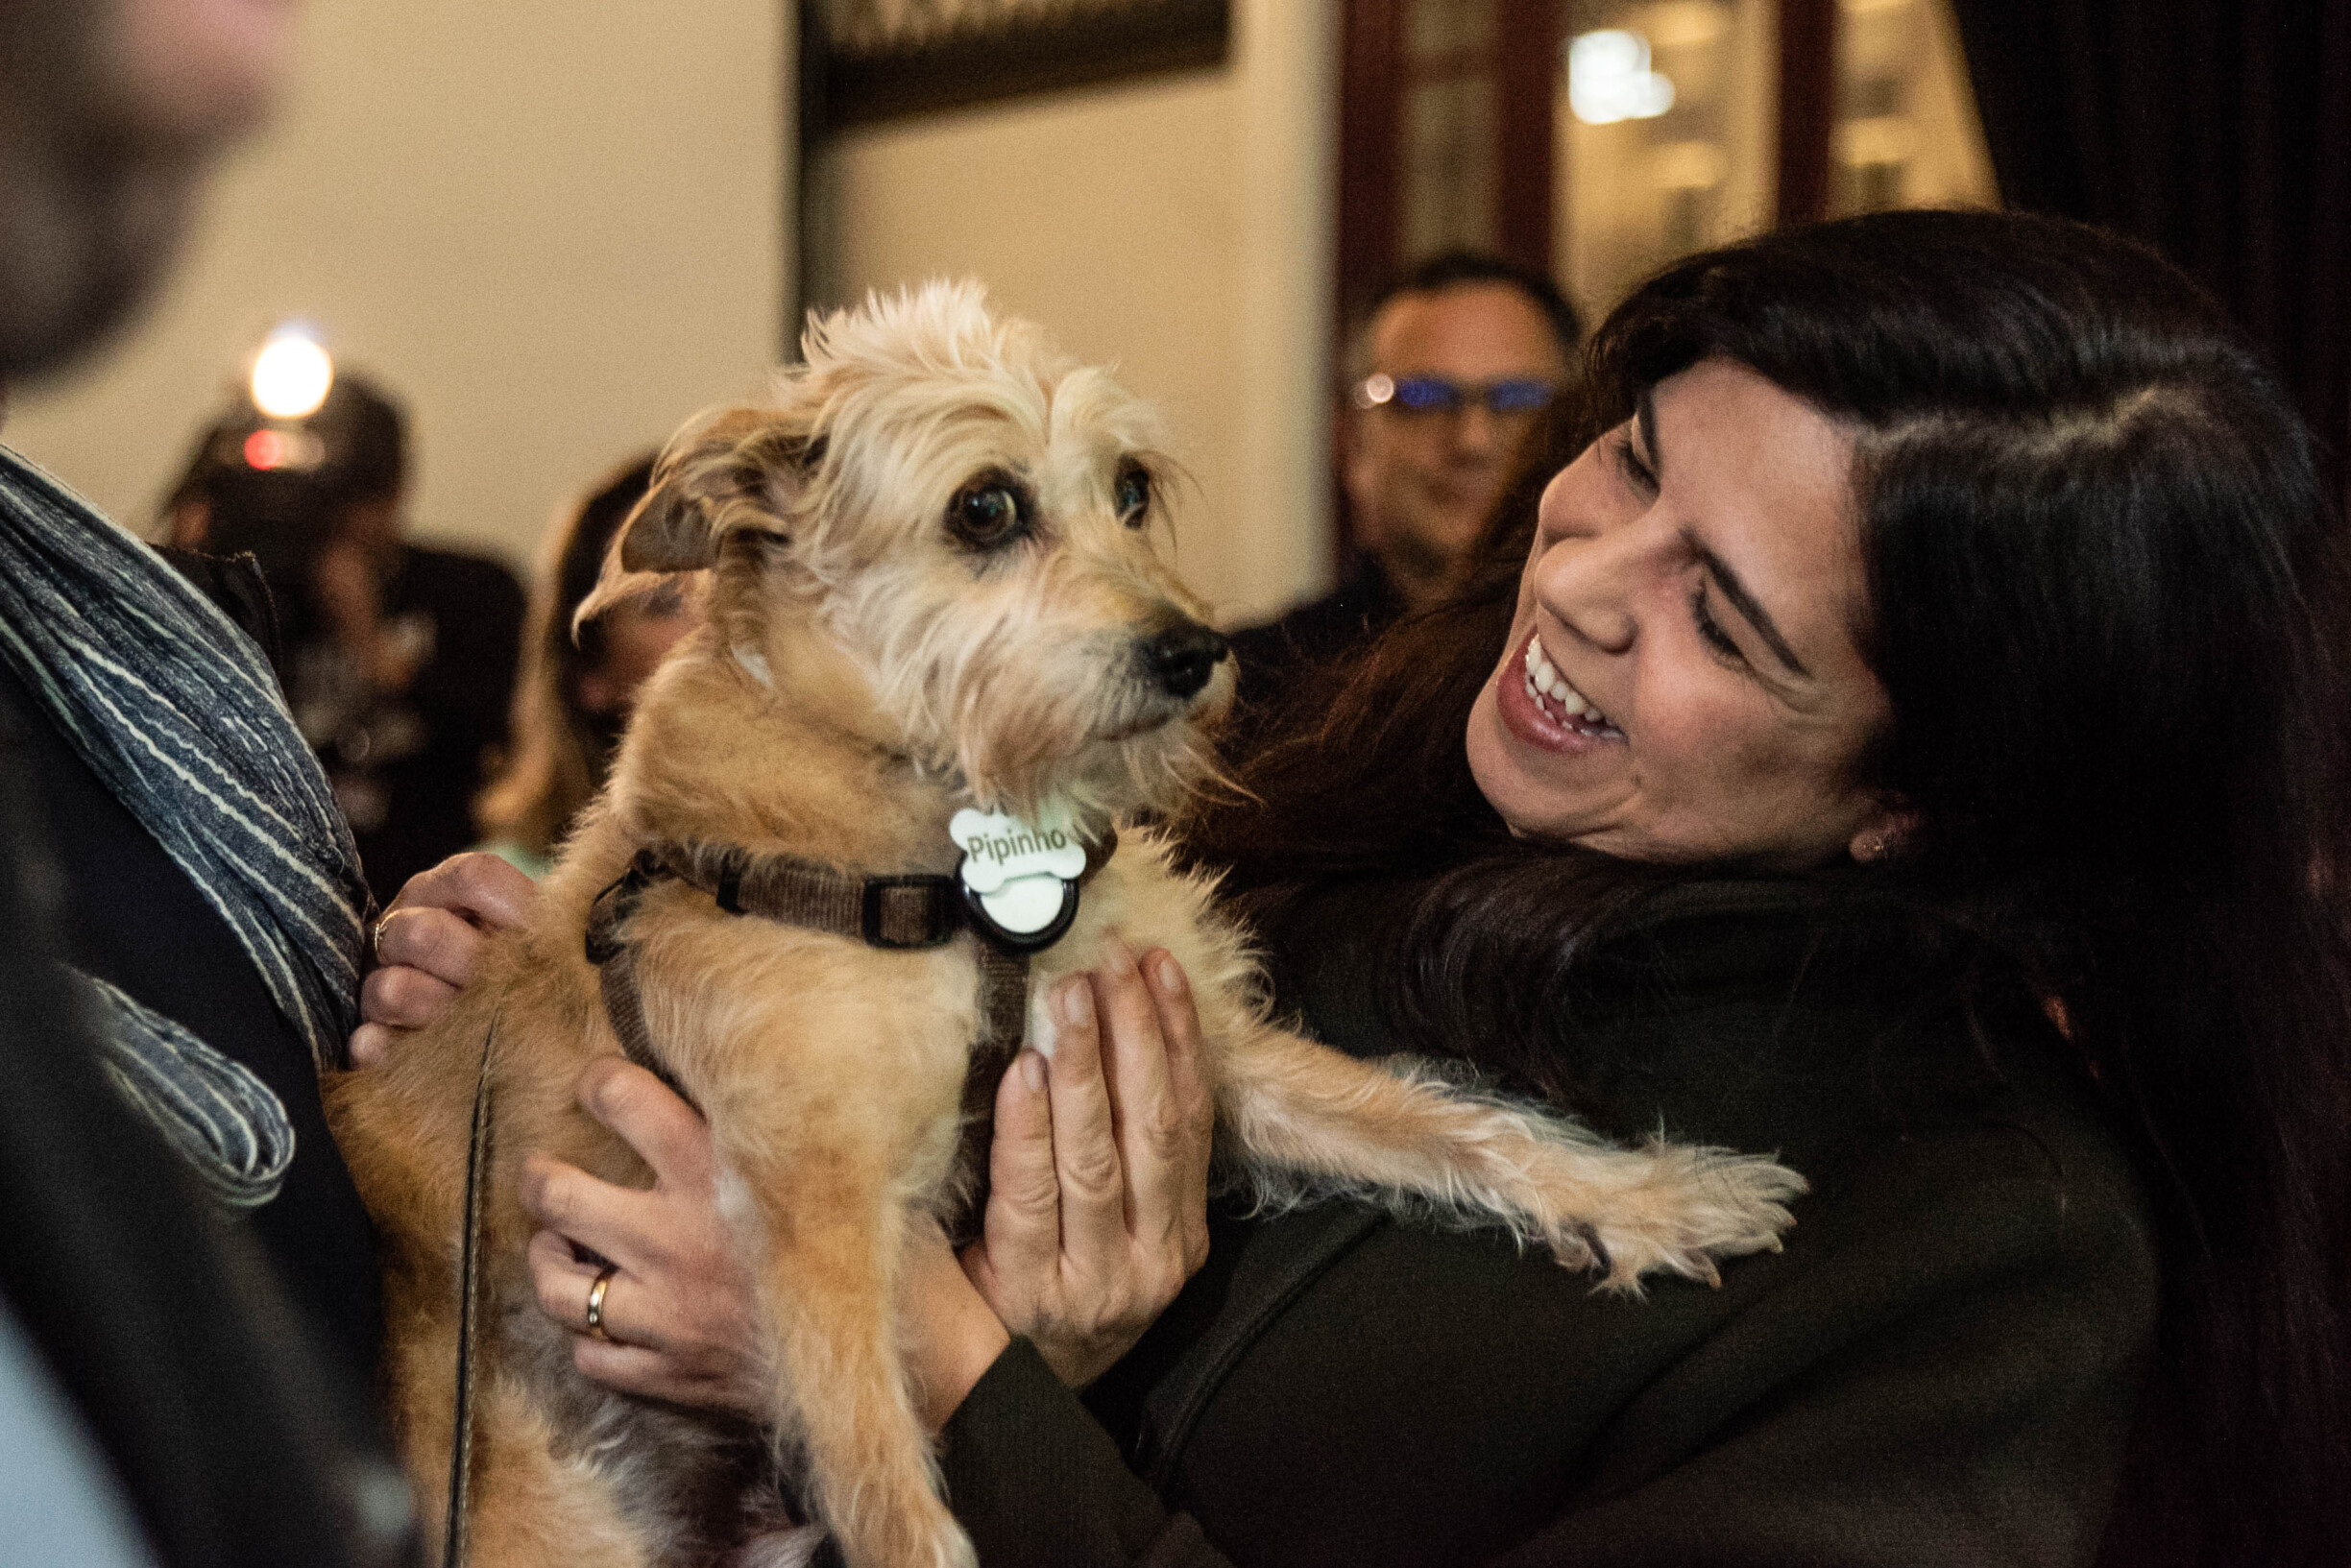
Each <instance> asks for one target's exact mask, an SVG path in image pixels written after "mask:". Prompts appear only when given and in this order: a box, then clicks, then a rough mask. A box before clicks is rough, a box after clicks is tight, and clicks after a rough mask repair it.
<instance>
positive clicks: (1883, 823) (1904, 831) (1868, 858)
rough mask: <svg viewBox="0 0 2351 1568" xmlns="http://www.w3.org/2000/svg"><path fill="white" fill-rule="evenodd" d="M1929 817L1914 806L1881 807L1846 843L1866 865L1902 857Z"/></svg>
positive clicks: (1853, 853) (1848, 848)
mask: <svg viewBox="0 0 2351 1568" xmlns="http://www.w3.org/2000/svg"><path fill="white" fill-rule="evenodd" d="M1926 820H1927V819H1926V818H1925V817H1924V816H1922V815H1921V814H1920V813H1919V812H1918V811H1917V810H1916V809H1915V808H1911V807H1907V806H1881V807H1879V808H1878V809H1877V810H1875V811H1873V812H1872V813H1870V818H1869V820H1868V821H1867V822H1864V823H1863V824H1861V827H1860V830H1859V831H1858V832H1855V833H1854V835H1853V840H1852V842H1851V843H1849V844H1848V845H1847V846H1846V850H1847V853H1849V854H1851V855H1852V856H1853V857H1854V859H1855V860H1857V861H1859V862H1860V863H1861V864H1862V865H1865V866H1866V865H1876V864H1878V862H1879V861H1883V860H1894V859H1899V858H1901V857H1902V855H1903V852H1904V851H1905V850H1907V849H1908V848H1909V847H1910V842H1911V840H1912V839H1914V838H1916V837H1917V836H1918V831H1919V826H1920V824H1922V823H1923V822H1925V821H1926Z"/></svg>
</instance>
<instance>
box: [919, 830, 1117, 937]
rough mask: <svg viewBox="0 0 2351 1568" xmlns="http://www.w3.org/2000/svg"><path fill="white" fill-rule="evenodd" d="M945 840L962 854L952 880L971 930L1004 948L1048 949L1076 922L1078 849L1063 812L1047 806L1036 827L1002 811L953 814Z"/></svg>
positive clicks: (1081, 854)
mask: <svg viewBox="0 0 2351 1568" xmlns="http://www.w3.org/2000/svg"><path fill="white" fill-rule="evenodd" d="M947 836H948V837H950V838H952V839H954V840H955V841H956V844H957V847H958V848H960V849H961V850H962V851H963V861H962V864H961V865H959V866H957V868H956V875H957V877H958V878H960V879H961V880H962V883H963V905H964V908H965V909H966V910H967V911H968V912H969V913H970V915H971V917H972V922H973V924H974V925H976V926H978V927H979V928H980V929H981V930H982V931H983V932H985V933H986V934H987V935H989V936H991V937H993V938H995V939H996V940H997V941H998V942H1000V943H1002V944H1004V945H1005V946H1006V947H1010V948H1018V949H1023V950H1033V949H1036V948H1044V947H1051V946H1052V945H1053V944H1054V942H1055V941H1057V940H1059V938H1060V936H1061V933H1062V932H1063V931H1065V930H1067V929H1069V924H1070V922H1071V921H1072V920H1074V919H1076V918H1077V915H1078V879H1079V878H1080V877H1082V876H1084V875H1085V863H1086V852H1085V845H1084V844H1083V843H1082V842H1080V841H1079V837H1078V831H1077V829H1076V827H1075V826H1074V825H1073V824H1072V823H1071V821H1070V817H1069V812H1068V810H1067V809H1066V808H1061V807H1058V806H1052V807H1048V808H1046V809H1045V810H1043V811H1041V812H1039V813H1038V818H1037V820H1036V821H1035V822H1024V821H1022V820H1021V819H1020V818H1019V817H1014V816H1006V814H1005V813H1003V812H1002V811H978V810H973V809H971V808H968V807H967V808H964V809H963V810H960V811H957V813H956V814H955V818H954V820H953V821H951V822H949V823H948V824H947Z"/></svg>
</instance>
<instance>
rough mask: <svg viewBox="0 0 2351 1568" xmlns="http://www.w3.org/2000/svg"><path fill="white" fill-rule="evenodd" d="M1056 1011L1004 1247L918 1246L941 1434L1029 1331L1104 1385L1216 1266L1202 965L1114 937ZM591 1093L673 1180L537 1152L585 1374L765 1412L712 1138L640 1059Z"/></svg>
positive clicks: (1003, 1135) (1056, 1359)
mask: <svg viewBox="0 0 2351 1568" xmlns="http://www.w3.org/2000/svg"><path fill="white" fill-rule="evenodd" d="M1147 972H1148V973H1149V975H1150V978H1149V979H1148V980H1147V979H1146V977H1145V976H1146V973H1147ZM1052 1000H1053V1008H1052V1011H1053V1016H1054V1040H1053V1047H1054V1054H1053V1057H1052V1059H1051V1061H1050V1062H1048V1060H1047V1059H1046V1058H1045V1057H1044V1056H1043V1055H1041V1054H1039V1053H1038V1052H1037V1051H1034V1050H1029V1051H1024V1052H1022V1053H1021V1056H1020V1059H1019V1060H1018V1061H1017V1062H1015V1063H1014V1064H1013V1067H1012V1070H1011V1071H1010V1072H1008V1073H1006V1074H1005V1079H1004V1083H1003V1085H1002V1086H1001V1087H1000V1089H999V1090H998V1092H997V1097H996V1137H995V1142H994V1144H993V1146H992V1147H991V1150H990V1157H989V1183H990V1194H989V1198H988V1206H987V1212H986V1215H985V1218H984V1221H983V1224H984V1230H983V1233H982V1240H980V1241H978V1242H974V1243H973V1244H972V1245H971V1246H969V1247H968V1248H966V1249H965V1250H964V1253H963V1256H962V1259H961V1266H960V1267H958V1266H957V1260H956V1258H955V1256H954V1254H953V1253H952V1252H950V1251H949V1250H948V1247H947V1242H946V1241H945V1239H944V1238H943V1237H942V1236H940V1235H939V1233H938V1232H937V1230H936V1228H935V1227H932V1226H927V1225H926V1226H924V1227H923V1228H922V1229H921V1230H919V1231H918V1232H917V1233H916V1234H915V1235H914V1236H913V1237H911V1238H910V1239H909V1254H908V1256H907V1258H906V1260H905V1262H904V1265H903V1268H902V1273H901V1276H900V1277H901V1284H902V1289H901V1292H900V1321H901V1326H902V1329H903V1331H904V1333H905V1336H906V1341H907V1342H906V1345H905V1353H906V1357H907V1367H908V1371H909V1376H910V1378H911V1380H912V1382H913V1385H914V1387H915V1391H916V1396H917V1399H918V1401H919V1405H920V1409H921V1413H922V1415H923V1417H924V1420H925V1423H926V1424H927V1425H929V1426H930V1427H931V1428H932V1429H933V1430H934V1431H935V1430H936V1429H937V1428H938V1427H939V1426H941V1425H943V1424H944V1423H945V1421H946V1419H947V1417H948V1416H949V1415H951V1414H953V1413H954V1411H955V1409H956V1407H957V1405H959V1404H961V1403H962V1400H963V1396H964V1395H965V1394H966V1393H968V1392H970V1390H971V1387H972V1385H973V1384H975V1383H977V1382H978V1381H979V1380H980V1378H981V1376H982V1374H983V1373H984V1372H986V1370H987V1369H988V1367H989V1366H990V1365H991V1364H992V1363H994V1362H995V1360H996V1357H997V1356H998V1355H999V1354H1001V1353H1002V1352H1003V1350H1004V1347H1005V1345H1006V1343H1007V1342H1008V1339H1009V1336H1010V1335H1011V1334H1019V1335H1021V1336H1023V1337H1025V1338H1027V1339H1030V1341H1032V1342H1033V1343H1034V1344H1035V1345H1036V1347H1037V1349H1038V1352H1039V1353H1040V1354H1042V1355H1043V1356H1044V1358H1045V1360H1046V1363H1047V1364H1048V1365H1050V1366H1051V1367H1053V1369H1054V1373H1055V1374H1056V1375H1057V1376H1059V1377H1060V1378H1061V1380H1062V1381H1063V1382H1065V1383H1069V1384H1072V1385H1076V1384H1080V1383H1085V1382H1088V1381H1091V1380H1092V1379H1093V1378H1095V1377H1098V1376H1100V1375H1101V1374H1102V1373H1103V1371H1104V1370H1105V1369H1106V1368H1107V1367H1108V1366H1109V1365H1110V1364H1111V1363H1113V1362H1115V1361H1117V1360H1118V1358H1119V1357H1120V1356H1122V1355H1124V1354H1125V1353H1126V1352H1127V1350H1128V1349H1129V1348H1130V1347H1131V1346H1132V1345H1133V1344H1134V1342H1135V1341H1136V1340H1137V1339H1140V1338H1142V1335H1143V1331H1144V1330H1145V1329H1147V1328H1149V1327H1150V1326H1151V1323H1152V1322H1153V1321H1154V1320H1155V1319H1156V1318H1157V1317H1158V1315H1159V1314H1160V1313H1161V1312H1163V1311H1165V1310H1166V1308H1167V1305H1168V1303H1169V1302H1171V1301H1173V1300H1174V1299H1175V1293H1176V1291H1180V1290H1181V1289H1182V1288H1183V1284H1184V1282H1185V1281H1186V1280H1187V1279H1189V1278H1190V1277H1191V1276H1192V1273H1193V1271H1194V1270H1195V1269H1197V1268H1198V1267H1199V1266H1200V1263H1201V1262H1202V1261H1203V1260H1204V1259H1205V1258H1206V1257H1207V1253H1208V1229H1207V1181H1208V1148H1209V1137H1210V1131H1211V1127H1212V1123H1213V1108H1212V1106H1211V1104H1210V1100H1209V1096H1208V1091H1207V1086H1206V1083H1205V1081H1204V1078H1203V1075H1202V1073H1201V1072H1200V1022H1199V1018H1198V1016H1197V1014H1196V1013H1195V1011H1194V1008H1193V1004H1192V999H1191V994H1190V991H1189V989H1188V987H1187V986H1186V984H1185V981H1184V977H1183V972H1182V970H1181V968H1180V967H1179V966H1177V965H1176V964H1175V960H1174V959H1173V958H1171V957H1170V956H1169V955H1168V954H1167V953H1164V952H1153V953H1150V954H1148V955H1147V956H1146V957H1145V959H1144V960H1143V962H1142V963H1141V964H1138V963H1137V962H1136V961H1135V958H1134V956H1133V954H1132V953H1130V952H1129V951H1128V950H1127V948H1126V947H1125V946H1124V945H1123V944H1121V943H1118V942H1116V941H1113V942H1112V943H1110V944H1109V946H1108V950H1107V952H1106V953H1105V962H1104V965H1103V969H1102V970H1101V971H1099V972H1098V973H1096V974H1095V975H1093V976H1091V977H1087V976H1076V977H1070V978H1068V979H1065V980H1063V981H1061V982H1060V983H1059V984H1058V986H1056V988H1055V989H1054V995H1053V999H1052ZM1105 1029H1106V1031H1107V1034H1108V1040H1107V1043H1106V1046H1105V1042H1104V1041H1103V1033H1104V1031H1105ZM579 1096H580V1102H581V1104H582V1105H583V1106H584V1107H586V1108H587V1110H588V1111H589V1112H590V1114H592V1115H594V1116H595V1117H596V1118H597V1119H598V1120H599V1121H601V1122H604V1124H605V1125H607V1126H609V1127H610V1128H612V1130H613V1131H614V1132H615V1133H616V1134H618V1136H619V1137H620V1138H621V1140H622V1141H623V1142H625V1143H627V1144H628V1145H629V1146H630V1147H632V1148H633V1149H635V1150H636V1151H637V1153H638V1155H639V1156H640V1157H641V1158H642V1159H643V1160H644V1161H645V1163H646V1164H647V1165H649V1166H650V1167H652V1169H653V1171H654V1178H655V1181H654V1186H653V1187H652V1188H651V1189H650V1190H649V1191H648V1190H639V1189H632V1188H623V1187H616V1186H612V1185H610V1184H608V1183H605V1182H601V1181H598V1180H596V1179H595V1178H594V1177H592V1176H590V1175H588V1174H587V1173H586V1172H585V1171H582V1170H577V1169H575V1168H574V1167H571V1166H569V1165H565V1164H562V1163H561V1162H559V1161H556V1160H553V1159H549V1158H546V1157H545V1156H534V1157H533V1159H532V1161H531V1163H530V1165H529V1167H528V1168H527V1170H526V1172H525V1176H524V1184H523V1190H522V1201H523V1206H524V1208H525V1209H526V1210H528V1211H529V1213H530V1214H531V1216H532V1218H534V1219H536V1220H538V1221H539V1223H540V1224H542V1225H544V1226H545V1227H546V1228H545V1230H543V1231H542V1232H541V1233H540V1234H539V1235H538V1236H536V1237H534V1238H533V1239H532V1242H531V1248H530V1264H531V1278H532V1283H533V1286H534V1288H535V1289H536V1291H537V1293H538V1297H539V1303H540V1306H541V1309H542V1310H543V1311H545V1313H546V1314H547V1315H548V1316H549V1317H551V1318H553V1319H555V1320H556V1321H557V1322H559V1323H562V1324H563V1325H564V1326H565V1327H566V1328H568V1329H570V1330H571V1331H572V1359H573V1363H574V1364H575V1365H577V1366H578V1368H579V1369H580V1371H581V1372H582V1373H584V1374H585V1375H587V1376H589V1377H592V1378H594V1379H596V1380H597V1381H598V1382H601V1383H604V1384H606V1385H608V1386H610V1387H616V1388H618V1389H621V1390H622V1391H624V1392H627V1393H633V1394H641V1395H643V1396H645V1397H648V1398H654V1399H665V1400H670V1401H673V1402H676V1403H680V1404H689V1405H698V1406H705V1407H711V1408H717V1409H725V1410H732V1411H739V1412H743V1413H754V1412H757V1411H762V1410H763V1409H765V1408H766V1405H767V1402H768V1400H769V1399H770V1398H771V1394H770V1392H769V1387H770V1381H769V1373H768V1370H767V1368H766V1366H765V1364H764V1362H763V1360H762V1358H761V1354H760V1351H759V1348H758V1346H759V1342H760V1336H759V1333H758V1324H757V1314H756V1312H755V1310H754V1309H753V1306H752V1280H751V1275H750V1273H749V1271H748V1270H747V1269H745V1268H744V1267H743V1266H742V1264H741V1261H740V1257H739V1250H738V1249H737V1247H736V1246H735V1244H734V1242H732V1240H731V1238H730V1235H729V1233H728V1230H727V1227H726V1225H725V1222H724V1221H723V1220H722V1219H721V1218H719V1215H718V1199H717V1190H716V1174H715V1171H716V1167H715V1159H714V1156H713V1154H712V1150H711V1143H710V1134H709V1130H708V1128H707V1127H706V1126H705V1125H704V1124H703V1122H702V1121H701V1119H700V1118H699V1117H697V1116H695V1115H694V1113H693V1111H692V1110H691V1108H690V1107H689V1106H688V1105H687V1104H686V1103H685V1102H684V1101H683V1100H681V1099H679V1098H677V1097H676V1096H674V1095H672V1094H670V1093H669V1091H668V1090H667V1089H666V1088H664V1087H663V1086H662V1084H661V1083H660V1081H659V1080H658V1079H656V1078H654V1077H653V1076H652V1075H651V1074H650V1073H645V1072H643V1071H642V1070H641V1069H638V1068H635V1067H632V1066H630V1065H629V1064H627V1063H626V1062H623V1061H620V1060H618V1058H606V1059H604V1060H600V1061H597V1062H595V1063H593V1064H591V1065H590V1067H589V1068H588V1069H587V1070H586V1071H585V1072H584V1073H582V1074H581V1076H580V1083H579ZM575 1242H576V1243H578V1245H580V1246H583V1247H587V1248H590V1249H592V1250H593V1251H594V1253H595V1254H597V1255H598V1256H599V1257H600V1258H602V1259H604V1260H606V1261H609V1262H611V1263H613V1264H616V1265H618V1266H619V1272H618V1274H617V1275H616V1276H615V1277H614V1279H613V1281H612V1283H611V1284H610V1285H609V1286H608V1287H607V1288H606V1295H605V1298H604V1323H605V1328H606V1332H607V1333H608V1334H609V1335H610V1336H611V1339H612V1340H613V1341H618V1342H608V1341H606V1340H600V1339H595V1338H594V1337H593V1336H591V1335H590V1334H589V1333H588V1332H587V1331H586V1327H585V1322H584V1311H585V1304H586V1302H587V1299H588V1291H589V1289H590V1287H591V1286H592V1285H593V1284H594V1280H595V1277H596V1274H597V1272H598V1269H599V1268H600V1266H601V1265H600V1264H598V1263H595V1262H582V1261H580V1260H579V1259H578V1257H577V1256H576V1254H575V1252H574V1250H573V1243H575Z"/></svg>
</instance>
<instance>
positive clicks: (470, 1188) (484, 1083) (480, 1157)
mask: <svg viewBox="0 0 2351 1568" xmlns="http://www.w3.org/2000/svg"><path fill="white" fill-rule="evenodd" d="M497 1025H498V1015H497V1013H493V1014H491V1015H490V1026H489V1028H488V1029H486V1030H484V1031H483V1033H482V1049H481V1072H480V1075H479V1076H478V1077H477V1078H476V1079H475V1080H474V1085H473V1138H472V1141H471V1143H470V1145H469V1146H468V1147H467V1149H466V1185H465V1240H464V1243H463V1248H462V1251H461V1254H460V1259H459V1262H458V1266H457V1273H458V1286H457V1292H458V1294H457V1398H456V1408H455V1413H454V1422H455V1424H454V1426H453V1428H452V1430H451V1432H450V1435H449V1484H448V1533H447V1534H446V1535H445V1536H444V1537H443V1539H442V1546H441V1562H442V1568H465V1561H466V1550H467V1527H468V1525H469V1524H470V1523H471V1522H472V1521H471V1514H472V1511H473V1510H472V1507H471V1505H472V1494H473V1387H474V1380H475V1375H476V1372H477V1370H478V1367H479V1361H480V1359H479V1357H478V1356H476V1354H475V1344H474V1340H475V1337H476V1335H475V1322H476V1317H477V1315H478V1312H479V1309H480V1304H481V1275H482V1256H481V1252H482V1248H481V1240H482V1209H483V1206H484V1202H485V1199H484V1197H483V1189H484V1188H486V1187H487V1186H488V1185H489V1178H490V1049H491V1047H492V1045H493V1044H494V1043H495V1042H496V1041H497Z"/></svg>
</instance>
